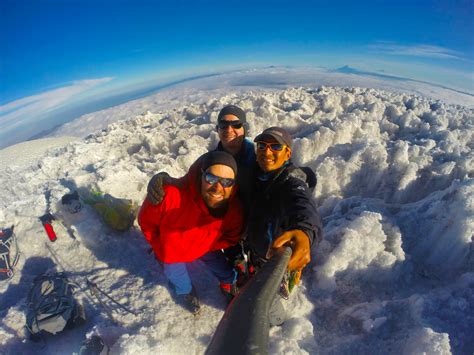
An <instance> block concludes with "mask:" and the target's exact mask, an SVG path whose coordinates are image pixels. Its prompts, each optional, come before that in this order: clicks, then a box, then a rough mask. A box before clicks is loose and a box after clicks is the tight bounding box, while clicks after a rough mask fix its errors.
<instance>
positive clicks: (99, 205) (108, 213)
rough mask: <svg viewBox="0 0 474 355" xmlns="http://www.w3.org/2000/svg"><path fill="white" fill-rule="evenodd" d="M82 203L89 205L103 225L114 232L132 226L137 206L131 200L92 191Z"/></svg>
mask: <svg viewBox="0 0 474 355" xmlns="http://www.w3.org/2000/svg"><path fill="white" fill-rule="evenodd" d="M84 202H85V203H87V204H89V205H91V206H92V207H93V208H94V209H95V210H96V211H97V212H98V213H99V215H100V216H101V217H102V220H103V221H104V222H105V224H107V225H108V226H109V227H110V228H112V229H114V230H116V231H120V232H123V231H126V230H128V229H129V228H130V227H131V226H132V225H133V222H134V220H135V214H136V212H137V206H136V205H135V204H134V203H133V201H132V200H128V199H124V198H116V197H113V196H112V195H109V194H104V193H102V192H99V191H92V192H91V193H90V195H89V197H88V198H86V199H85V200H84Z"/></svg>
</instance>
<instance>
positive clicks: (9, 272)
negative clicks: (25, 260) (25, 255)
mask: <svg viewBox="0 0 474 355" xmlns="http://www.w3.org/2000/svg"><path fill="white" fill-rule="evenodd" d="M19 258H20V251H19V250H18V244H17V241H16V236H15V233H14V232H13V226H11V227H10V228H6V229H1V230H0V281H3V280H8V279H10V278H12V277H13V275H14V272H15V266H16V264H17V263H18V259H19Z"/></svg>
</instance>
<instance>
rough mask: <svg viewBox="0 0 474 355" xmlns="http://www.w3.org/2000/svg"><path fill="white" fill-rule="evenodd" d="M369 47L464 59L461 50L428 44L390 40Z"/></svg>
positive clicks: (382, 51) (386, 52)
mask: <svg viewBox="0 0 474 355" xmlns="http://www.w3.org/2000/svg"><path fill="white" fill-rule="evenodd" d="M369 48H370V49H372V50H374V51H377V52H381V53H384V54H389V55H403V56H412V57H423V58H435V59H456V60H464V58H463V56H462V54H461V53H459V52H456V51H453V50H451V49H448V48H444V47H439V46H432V45H427V44H420V45H413V46H407V45H400V44H395V43H390V42H379V43H376V44H371V45H370V46H369Z"/></svg>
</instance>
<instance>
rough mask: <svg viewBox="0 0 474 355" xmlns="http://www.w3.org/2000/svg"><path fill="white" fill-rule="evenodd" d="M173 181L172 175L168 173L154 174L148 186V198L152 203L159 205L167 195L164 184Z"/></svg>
mask: <svg viewBox="0 0 474 355" xmlns="http://www.w3.org/2000/svg"><path fill="white" fill-rule="evenodd" d="M170 182H171V177H170V176H169V175H168V173H164V172H161V173H158V174H156V175H154V176H153V177H152V178H151V180H150V182H149V183H148V187H147V195H146V198H147V199H148V201H150V202H151V204H152V205H158V204H159V203H161V201H163V198H164V197H165V191H164V189H163V185H168V184H169V183H170Z"/></svg>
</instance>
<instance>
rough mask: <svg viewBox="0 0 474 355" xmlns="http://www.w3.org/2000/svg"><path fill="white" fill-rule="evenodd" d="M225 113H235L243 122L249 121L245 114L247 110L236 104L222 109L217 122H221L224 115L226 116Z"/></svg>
mask: <svg viewBox="0 0 474 355" xmlns="http://www.w3.org/2000/svg"><path fill="white" fill-rule="evenodd" d="M225 115H234V116H236V117H238V119H239V121H240V122H241V123H247V117H246V115H245V112H244V110H242V109H241V108H240V107H237V106H234V105H227V106H225V107H224V108H223V109H222V110H221V112H219V116H218V117H217V123H219V122H220V121H221V120H222V117H224V116H225Z"/></svg>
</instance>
